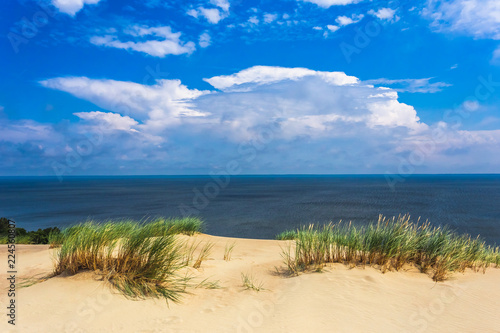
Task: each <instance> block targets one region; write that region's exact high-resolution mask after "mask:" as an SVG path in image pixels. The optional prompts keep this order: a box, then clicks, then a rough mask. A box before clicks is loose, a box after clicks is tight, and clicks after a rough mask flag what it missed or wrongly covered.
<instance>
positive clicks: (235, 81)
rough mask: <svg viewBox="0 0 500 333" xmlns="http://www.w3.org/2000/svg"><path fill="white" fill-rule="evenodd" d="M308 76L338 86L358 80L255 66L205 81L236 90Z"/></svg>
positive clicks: (282, 68) (311, 72) (342, 74)
mask: <svg viewBox="0 0 500 333" xmlns="http://www.w3.org/2000/svg"><path fill="white" fill-rule="evenodd" d="M307 76H319V77H321V78H323V79H324V80H325V81H326V82H328V83H334V84H336V85H348V84H355V83H357V82H358V79H357V78H355V77H354V76H348V75H346V74H344V73H342V72H319V71H313V70H310V69H307V68H286V67H272V66H254V67H250V68H248V69H245V70H242V71H240V72H238V73H235V74H231V75H222V76H214V77H212V78H209V79H204V80H205V81H207V82H208V83H210V84H211V85H212V86H213V87H215V88H217V89H220V90H234V89H235V88H238V86H241V85H244V84H252V85H263V84H270V83H275V82H279V81H284V80H292V81H297V80H299V79H301V78H304V77H307Z"/></svg>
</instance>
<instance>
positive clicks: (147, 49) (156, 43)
mask: <svg viewBox="0 0 500 333" xmlns="http://www.w3.org/2000/svg"><path fill="white" fill-rule="evenodd" d="M124 32H125V34H127V35H129V36H132V37H141V38H142V37H145V36H149V37H151V38H157V39H151V40H147V41H137V42H134V41H126V42H122V41H120V40H119V39H118V37H117V36H114V35H105V36H94V37H92V38H90V42H91V43H92V44H94V45H97V46H107V47H113V48H118V49H125V50H133V51H137V52H143V53H146V54H149V55H151V56H154V57H164V56H166V55H168V54H174V55H179V54H185V53H187V54H190V53H192V52H193V51H194V50H195V48H196V47H195V44H194V43H193V42H182V41H181V40H180V37H181V33H180V32H175V33H174V32H172V29H171V28H170V27H168V26H164V27H144V26H133V27H131V28H129V29H127V30H126V31H124Z"/></svg>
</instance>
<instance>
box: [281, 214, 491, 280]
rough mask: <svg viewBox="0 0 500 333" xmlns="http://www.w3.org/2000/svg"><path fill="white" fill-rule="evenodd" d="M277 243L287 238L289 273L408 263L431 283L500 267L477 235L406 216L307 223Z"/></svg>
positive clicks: (389, 267)
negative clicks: (337, 265)
mask: <svg viewBox="0 0 500 333" xmlns="http://www.w3.org/2000/svg"><path fill="white" fill-rule="evenodd" d="M277 238H278V239H293V241H294V243H293V244H294V245H295V246H294V247H292V246H289V247H288V248H285V249H283V253H282V256H283V259H284V262H285V265H286V266H287V268H288V270H289V272H290V273H293V274H297V273H298V272H299V271H305V270H310V269H314V270H318V269H321V267H323V266H324V265H325V264H327V263H343V264H347V265H350V266H356V265H377V266H379V267H380V268H381V269H382V271H386V270H392V269H395V270H398V269H401V268H402V267H403V265H405V264H414V265H415V266H416V267H418V268H419V269H420V271H421V272H423V273H427V272H429V273H432V279H433V280H434V281H443V280H445V279H446V278H447V277H448V275H449V274H450V273H451V272H455V271H459V272H463V271H464V270H465V269H466V268H471V269H473V270H475V271H479V270H485V269H486V268H487V267H489V266H490V265H494V266H496V267H498V266H499V265H500V252H499V248H498V247H491V246H487V245H486V244H485V242H484V241H482V240H481V239H480V238H479V237H477V238H471V236H469V235H459V234H457V233H455V232H453V231H451V230H450V229H448V228H446V227H433V226H431V225H430V224H429V223H428V222H426V223H419V222H418V221H417V222H416V223H414V222H412V221H411V220H410V216H409V215H404V216H399V217H398V218H395V217H394V218H392V219H387V218H385V217H382V216H380V218H379V221H378V223H376V224H370V225H368V226H365V227H355V226H352V225H351V224H350V223H349V224H345V223H342V222H339V223H338V224H328V225H324V226H315V225H312V224H311V225H309V226H308V227H302V228H301V229H298V230H296V231H287V232H284V233H281V234H279V235H278V236H277Z"/></svg>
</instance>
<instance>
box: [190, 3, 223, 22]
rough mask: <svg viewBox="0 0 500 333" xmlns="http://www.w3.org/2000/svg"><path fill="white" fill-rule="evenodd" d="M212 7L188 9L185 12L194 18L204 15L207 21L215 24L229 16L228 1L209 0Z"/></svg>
mask: <svg viewBox="0 0 500 333" xmlns="http://www.w3.org/2000/svg"><path fill="white" fill-rule="evenodd" d="M210 4H211V5H213V6H214V7H210V8H207V7H203V6H199V7H197V8H191V9H189V10H188V11H187V12H186V14H188V15H189V16H192V17H194V18H199V17H204V18H205V19H206V20H207V21H208V22H210V23H212V24H217V23H219V22H220V21H222V20H223V19H225V18H226V17H228V16H229V7H230V3H229V2H228V1H227V0H211V1H210Z"/></svg>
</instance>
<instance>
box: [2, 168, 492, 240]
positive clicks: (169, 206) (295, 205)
mask: <svg viewBox="0 0 500 333" xmlns="http://www.w3.org/2000/svg"><path fill="white" fill-rule="evenodd" d="M204 192H205V193H207V194H208V195H206V194H204ZM499 203H500V175H445V176H443V175H430V176H429V175H425V176H423V175H420V176H411V177H408V178H406V179H405V180H404V181H403V182H400V183H398V184H397V185H396V186H395V188H391V187H390V186H389V185H388V183H387V181H386V179H385V177H384V176H237V177H234V176H233V177H231V178H221V179H218V182H217V181H216V180H214V179H213V178H211V177H209V176H168V177H167V176H158V177H66V178H64V179H63V181H62V182H60V181H59V180H57V179H56V178H52V177H46V178H45V177H36V178H6V177H3V178H0V216H4V217H9V218H11V219H14V220H15V221H16V222H17V224H18V226H20V227H24V228H26V229H28V230H32V229H37V228H44V227H49V226H59V227H64V226H68V225H71V224H73V223H76V222H81V221H84V220H86V219H88V218H93V219H97V220H104V219H119V218H135V219H143V218H148V217H154V216H168V217H174V216H182V215H185V214H191V215H198V216H200V217H202V218H203V219H204V220H205V221H206V222H207V230H206V231H207V233H209V234H212V235H219V236H233V237H252V238H273V237H274V236H275V234H277V233H279V232H281V231H283V230H285V229H290V228H294V227H297V226H299V225H302V224H308V223H312V222H316V223H317V222H319V223H323V222H328V221H334V222H337V221H338V220H341V219H342V220H344V221H353V222H354V223H359V224H362V223H367V222H370V221H376V220H377V218H378V215H379V214H384V215H386V216H394V215H399V214H405V213H410V214H411V215H412V217H414V218H415V219H417V218H418V217H421V219H422V220H429V221H430V222H431V223H433V224H435V225H444V224H447V225H449V226H450V227H452V228H454V229H456V230H457V231H459V232H467V233H470V234H472V235H478V234H480V235H481V236H482V237H483V238H484V239H486V241H487V242H488V243H491V244H493V243H497V244H500V204H499Z"/></svg>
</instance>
